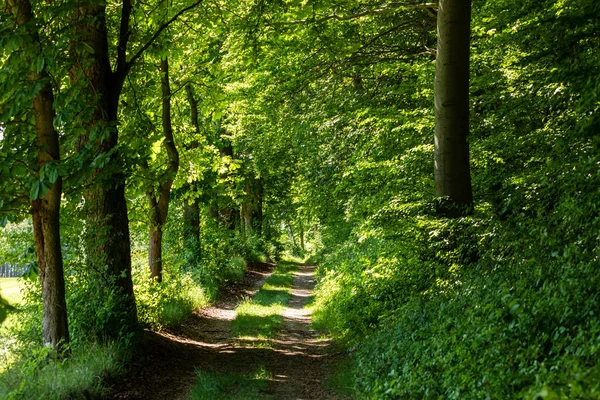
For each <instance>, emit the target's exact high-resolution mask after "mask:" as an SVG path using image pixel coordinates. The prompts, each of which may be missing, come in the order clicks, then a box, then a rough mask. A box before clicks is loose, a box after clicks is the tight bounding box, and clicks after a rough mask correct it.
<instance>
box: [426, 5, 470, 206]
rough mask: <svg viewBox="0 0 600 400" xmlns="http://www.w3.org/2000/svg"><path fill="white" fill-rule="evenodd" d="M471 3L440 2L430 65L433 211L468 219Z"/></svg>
mask: <svg viewBox="0 0 600 400" xmlns="http://www.w3.org/2000/svg"><path fill="white" fill-rule="evenodd" d="M470 20H471V0H440V1H439V8H438V21H437V26H438V28H437V29H438V46H437V59H436V66H435V88H434V91H435V149H434V161H435V191H436V195H437V196H439V197H440V198H441V199H440V202H439V206H438V212H439V213H440V215H443V216H447V217H458V216H461V215H466V214H469V213H470V212H471V211H472V209H473V194H472V189H471V175H470V168H469V144H468V142H467V135H468V134H469V46H470V44H469V43H470V41H469V38H470Z"/></svg>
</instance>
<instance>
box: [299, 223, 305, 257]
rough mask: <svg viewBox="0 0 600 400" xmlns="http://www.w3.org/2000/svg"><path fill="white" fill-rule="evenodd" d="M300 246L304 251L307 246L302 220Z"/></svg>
mask: <svg viewBox="0 0 600 400" xmlns="http://www.w3.org/2000/svg"><path fill="white" fill-rule="evenodd" d="M300 248H301V249H302V251H306V247H305V246H304V225H302V222H300Z"/></svg>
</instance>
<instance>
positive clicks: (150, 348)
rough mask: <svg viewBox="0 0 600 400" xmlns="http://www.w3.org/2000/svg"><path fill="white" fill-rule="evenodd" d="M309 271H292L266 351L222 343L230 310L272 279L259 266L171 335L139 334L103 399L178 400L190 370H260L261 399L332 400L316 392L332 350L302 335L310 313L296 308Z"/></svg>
mask: <svg viewBox="0 0 600 400" xmlns="http://www.w3.org/2000/svg"><path fill="white" fill-rule="evenodd" d="M314 269H315V267H314V266H306V265H299V266H298V270H297V271H296V272H295V273H294V280H293V284H292V297H291V299H290V302H289V303H288V306H287V308H286V309H285V312H284V314H283V324H282V326H281V327H280V332H279V334H278V336H277V337H276V338H275V339H273V340H271V341H270V343H271V345H270V346H269V347H268V348H265V347H260V346H257V344H256V343H257V342H255V341H244V340H240V339H233V338H231V337H230V335H229V327H230V324H231V321H232V320H233V319H234V317H235V312H234V309H235V307H236V305H237V304H238V303H239V302H240V300H242V299H243V298H245V297H248V296H251V295H253V294H254V293H256V291H257V290H258V289H259V288H260V286H261V285H262V283H263V282H264V280H265V279H266V278H267V277H268V276H269V275H270V273H271V271H272V266H269V265H266V264H261V265H256V266H253V267H252V268H251V269H250V270H249V271H248V274H247V275H246V277H245V278H244V281H243V282H242V283H241V284H240V285H237V286H236V287H234V288H233V290H230V292H229V293H228V295H225V296H224V297H223V298H222V299H221V300H220V301H217V302H216V303H215V304H214V305H213V306H212V307H209V308H207V309H204V310H200V311H198V312H196V313H195V314H193V315H192V316H191V317H190V318H189V319H188V320H186V321H185V323H183V324H182V325H181V326H180V327H178V328H177V329H174V330H170V331H165V332H160V333H155V332H147V335H146V336H147V337H146V338H145V343H144V345H143V346H142V349H141V351H140V354H139V356H138V357H136V362H135V365H133V368H132V369H131V372H130V373H129V374H128V376H127V377H125V378H124V379H123V380H122V381H120V382H117V383H116V384H115V385H114V387H113V390H112V394H111V395H110V396H109V398H111V399H150V400H153V399H157V400H158V399H161V400H162V399H186V398H188V395H189V392H190V390H191V388H192V386H193V385H194V384H195V382H196V372H197V371H198V370H200V371H205V372H218V373H233V374H242V375H243V374H249V373H252V372H253V371H256V370H257V369H258V368H264V369H266V370H267V371H268V372H269V373H270V375H271V376H272V379H271V381H270V382H269V385H268V387H267V389H266V392H265V393H264V395H265V397H266V398H273V399H335V398H336V396H335V395H334V394H333V393H332V392H331V391H329V390H327V389H326V388H325V387H324V385H323V383H324V380H325V379H326V378H327V376H328V375H329V374H330V371H331V369H332V365H333V363H334V362H335V360H334V357H333V356H332V353H333V348H332V343H331V341H329V340H326V339H322V338H320V337H319V335H320V333H319V332H317V331H314V330H312V329H311V328H310V317H311V316H310V311H309V309H306V308H304V306H305V304H306V302H307V301H308V300H309V298H310V296H311V293H312V290H313V288H314Z"/></svg>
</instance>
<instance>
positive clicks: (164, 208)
mask: <svg viewBox="0 0 600 400" xmlns="http://www.w3.org/2000/svg"><path fill="white" fill-rule="evenodd" d="M160 65H161V67H160V69H161V73H162V78H161V90H162V126H163V135H164V137H165V139H164V141H163V146H164V147H165V149H166V151H167V157H168V166H167V171H166V172H165V176H164V179H163V180H162V181H161V182H159V187H158V199H156V197H155V195H154V191H153V188H152V189H151V190H150V191H149V192H148V199H149V201H150V210H151V211H150V212H151V214H152V216H151V218H150V246H149V264H150V265H149V266H150V277H151V278H152V279H155V280H156V281H157V282H162V229H163V225H164V224H165V223H166V222H167V216H168V214H169V202H170V198H171V186H173V181H174V180H175V176H176V175H177V170H178V169H179V153H178V151H177V148H176V147H175V138H174V137H173V126H172V124H171V86H170V83H169V60H168V59H167V58H164V59H163V60H161V64H160Z"/></svg>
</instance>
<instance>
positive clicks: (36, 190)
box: [29, 181, 42, 201]
mask: <svg viewBox="0 0 600 400" xmlns="http://www.w3.org/2000/svg"><path fill="white" fill-rule="evenodd" d="M41 187H42V183H41V182H40V181H35V182H33V185H32V186H31V192H29V199H30V200H31V201H33V200H37V198H38V196H39V195H40V188H41Z"/></svg>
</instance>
